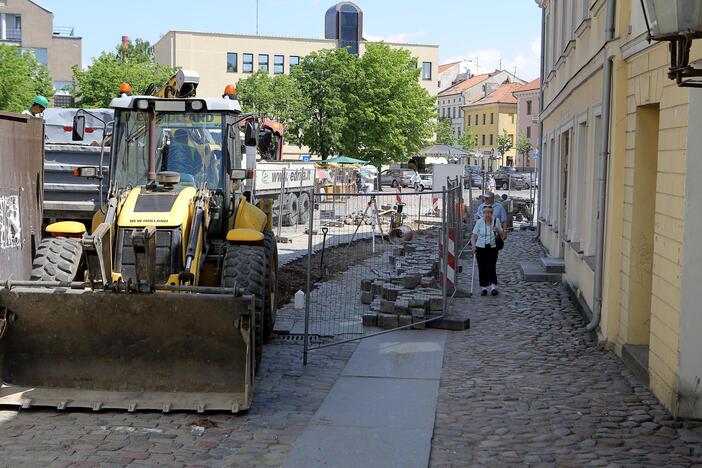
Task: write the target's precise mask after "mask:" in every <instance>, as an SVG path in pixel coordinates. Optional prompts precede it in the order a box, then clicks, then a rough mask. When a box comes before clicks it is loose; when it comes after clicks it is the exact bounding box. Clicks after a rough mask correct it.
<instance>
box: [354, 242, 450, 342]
mask: <svg viewBox="0 0 702 468" xmlns="http://www.w3.org/2000/svg"><path fill="white" fill-rule="evenodd" d="M436 259H437V246H436V241H435V240H434V239H431V238H428V239H423V240H420V241H418V242H413V243H408V244H405V245H403V246H401V247H396V248H395V249H393V252H392V254H391V255H389V257H388V267H387V268H386V269H385V270H384V271H377V270H373V272H374V273H375V274H376V276H377V277H376V278H375V279H364V280H362V281H361V303H363V304H366V305H369V306H370V310H369V311H368V312H367V313H364V314H363V325H364V326H367V327H380V328H383V329H385V330H388V329H392V328H397V327H403V326H410V325H412V327H411V328H413V329H424V328H426V324H425V323H421V322H424V321H425V320H427V319H429V318H431V317H432V316H435V315H439V314H441V312H442V308H443V300H442V294H441V289H440V287H439V286H438V284H437V281H436V272H437V270H438V266H439V265H438V261H437V260H436ZM413 324H416V325H413Z"/></svg>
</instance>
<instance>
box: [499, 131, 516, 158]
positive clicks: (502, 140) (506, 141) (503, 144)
mask: <svg viewBox="0 0 702 468" xmlns="http://www.w3.org/2000/svg"><path fill="white" fill-rule="evenodd" d="M512 145H513V142H512V137H511V136H510V135H508V134H507V131H504V130H503V131H502V135H497V152H498V153H499V154H500V158H503V157H504V155H505V153H506V152H507V151H509V150H511V149H512Z"/></svg>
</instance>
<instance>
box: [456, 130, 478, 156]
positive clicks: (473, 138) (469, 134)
mask: <svg viewBox="0 0 702 468" xmlns="http://www.w3.org/2000/svg"><path fill="white" fill-rule="evenodd" d="M458 146H460V147H461V148H463V149H464V150H466V151H472V150H474V149H475V148H476V147H477V146H478V135H476V134H475V133H473V130H471V129H470V128H469V129H468V130H466V131H465V132H464V133H463V135H461V137H460V138H459V139H458Z"/></svg>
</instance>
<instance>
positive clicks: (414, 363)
mask: <svg viewBox="0 0 702 468" xmlns="http://www.w3.org/2000/svg"><path fill="white" fill-rule="evenodd" d="M445 341H446V331H444V330H400V331H397V332H395V333H389V334H385V335H378V336H374V337H372V338H367V339H365V340H361V342H360V343H359V345H358V347H357V348H356V351H355V352H354V353H353V355H352V356H351V359H350V360H349V362H348V363H347V364H346V367H345V368H344V370H343V371H342V373H341V375H343V376H356V377H395V378H400V379H439V378H440V377H441V365H442V363H443V359H444V342H445Z"/></svg>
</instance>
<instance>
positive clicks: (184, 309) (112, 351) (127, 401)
mask: <svg viewBox="0 0 702 468" xmlns="http://www.w3.org/2000/svg"><path fill="white" fill-rule="evenodd" d="M222 291H223V292H225V293H222V294H200V293H184V292H177V293H173V292H162V293H158V292H157V293H151V294H143V293H141V294H127V293H114V292H106V291H87V290H82V289H66V288H54V289H49V288H34V287H32V288H13V289H6V288H5V289H0V319H2V316H3V315H5V316H7V317H9V320H8V321H7V324H8V325H7V329H6V332H5V334H4V337H2V338H0V384H1V386H0V405H17V406H21V407H24V408H27V407H33V406H51V407H55V408H58V409H64V408H74V407H77V408H92V409H94V410H99V409H126V410H129V411H135V410H147V409H148V410H160V411H176V410H188V411H197V412H203V411H231V412H237V411H239V410H244V409H247V408H249V407H250V406H251V398H252V393H253V392H252V390H253V378H254V375H253V373H254V370H253V369H254V365H253V356H254V353H253V351H254V350H253V346H254V345H255V346H260V343H254V336H255V335H254V332H253V328H254V327H253V323H252V320H253V319H252V317H253V312H252V311H253V298H252V297H251V296H239V297H236V296H235V295H234V294H233V292H228V291H226V290H222ZM0 325H1V323H0ZM0 336H2V335H1V334H0Z"/></svg>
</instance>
